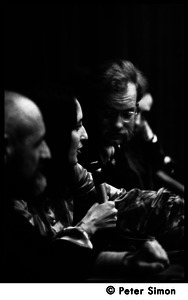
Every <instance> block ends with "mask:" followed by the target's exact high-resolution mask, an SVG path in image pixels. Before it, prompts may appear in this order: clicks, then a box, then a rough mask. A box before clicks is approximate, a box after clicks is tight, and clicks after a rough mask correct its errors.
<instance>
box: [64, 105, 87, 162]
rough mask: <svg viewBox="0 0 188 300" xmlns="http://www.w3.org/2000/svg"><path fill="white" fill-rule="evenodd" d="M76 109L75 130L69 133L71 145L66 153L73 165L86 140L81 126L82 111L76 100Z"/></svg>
mask: <svg viewBox="0 0 188 300" xmlns="http://www.w3.org/2000/svg"><path fill="white" fill-rule="evenodd" d="M76 107H77V124H76V128H74V129H73V130H72V131H71V144H70V149H69V153H68V159H69V163H70V164H71V165H75V164H76V163H77V162H78V158H77V156H78V154H79V153H80V152H81V148H82V147H83V144H82V141H83V140H86V139H88V136H87V132H86V130H85V128H84V126H83V125H82V118H83V114H82V109H81V106H80V103H79V102H78V100H76Z"/></svg>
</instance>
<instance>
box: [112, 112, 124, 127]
mask: <svg viewBox="0 0 188 300" xmlns="http://www.w3.org/2000/svg"><path fill="white" fill-rule="evenodd" d="M114 127H116V128H118V129H121V128H123V119H122V117H121V115H118V116H117V117H116V119H114Z"/></svg>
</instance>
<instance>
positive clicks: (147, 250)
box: [124, 240, 169, 273]
mask: <svg viewBox="0 0 188 300" xmlns="http://www.w3.org/2000/svg"><path fill="white" fill-rule="evenodd" d="M168 265H169V259H168V256H167V253H166V251H165V250H164V249H163V248H162V246H161V245H160V244H159V243H158V242H157V240H151V241H146V242H145V243H144V244H143V246H142V247H141V248H140V249H139V250H137V251H136V252H133V253H129V254H127V255H125V257H124V267H126V268H128V269H130V270H132V271H137V272H139V273H140V272H144V273H145V272H147V273H155V272H160V271H163V270H164V269H165V268H166V267H167V266H168Z"/></svg>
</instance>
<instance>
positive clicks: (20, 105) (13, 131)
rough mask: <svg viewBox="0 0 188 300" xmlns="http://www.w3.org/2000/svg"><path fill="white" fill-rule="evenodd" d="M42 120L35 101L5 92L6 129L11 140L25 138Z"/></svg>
mask: <svg viewBox="0 0 188 300" xmlns="http://www.w3.org/2000/svg"><path fill="white" fill-rule="evenodd" d="M40 119H42V115H41V113H40V111H39V108H38V107H37V106H36V104H35V103H34V102H33V101H31V100H30V99H28V98H26V97H25V96H22V95H20V94H17V93H15V92H9V91H6V92H5V119H4V120H5V127H4V128H5V134H7V135H9V136H10V137H11V139H13V140H14V139H16V140H17V139H21V138H24V137H25V136H26V135H27V134H29V132H30V131H31V130H33V125H34V123H37V122H38V121H40Z"/></svg>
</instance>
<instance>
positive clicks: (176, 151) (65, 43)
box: [4, 4, 185, 167]
mask: <svg viewBox="0 0 188 300" xmlns="http://www.w3.org/2000/svg"><path fill="white" fill-rule="evenodd" d="M4 17H5V19H4V32H5V35H4V66H5V69H4V70H5V71H4V75H5V88H13V87H15V88H17V87H21V88H23V87H24V86H31V87H32V86H33V87H34V86H35V85H38V84H43V85H46V84H51V83H53V84H59V83H60V84H62V85H64V84H66V83H67V81H69V80H71V78H72V77H71V73H75V74H76V73H77V71H78V70H79V72H81V73H82V74H85V72H86V71H87V70H88V69H90V67H92V66H93V65H96V64H99V63H100V62H101V61H103V60H104V59H105V60H106V59H113V58H123V59H127V60H130V61H132V62H133V63H134V64H135V65H136V66H137V67H138V68H140V69H141V70H142V71H143V73H144V74H145V75H146V77H147V78H148V80H149V84H150V91H151V93H152V96H153V98H154V105H153V108H152V113H151V116H152V118H151V122H152V126H153V128H154V130H155V131H156V132H157V133H158V135H159V136H160V138H161V140H162V143H163V148H164V151H165V153H166V154H168V155H170V156H172V157H173V158H174V159H175V160H176V161H177V162H178V163H179V164H180V166H181V167H183V165H184V110H185V107H184V5H183V4H132V5H130V4H113V5H112V4H88V5H86V4H70V5H68V4H61V5H60V4H7V5H5V10H4ZM79 79H80V77H79V76H78V77H75V76H74V82H73V83H75V82H76V84H79ZM33 100H34V99H33ZM48 105H49V109H50V105H51V104H48Z"/></svg>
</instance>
